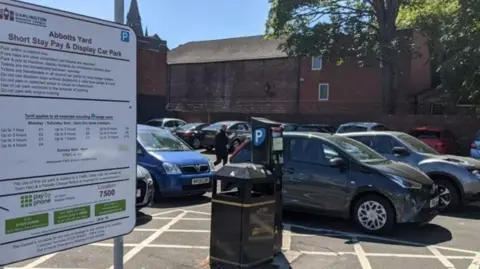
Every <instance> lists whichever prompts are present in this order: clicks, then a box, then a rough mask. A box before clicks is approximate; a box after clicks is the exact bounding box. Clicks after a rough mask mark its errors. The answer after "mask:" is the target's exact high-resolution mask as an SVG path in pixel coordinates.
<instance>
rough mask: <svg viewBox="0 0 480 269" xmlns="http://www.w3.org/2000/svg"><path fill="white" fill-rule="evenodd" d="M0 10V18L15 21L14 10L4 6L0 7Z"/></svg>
mask: <svg viewBox="0 0 480 269" xmlns="http://www.w3.org/2000/svg"><path fill="white" fill-rule="evenodd" d="M0 11H1V12H0V20H6V21H15V12H13V10H9V9H8V8H6V7H5V8H4V9H1V8H0Z"/></svg>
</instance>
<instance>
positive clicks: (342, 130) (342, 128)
mask: <svg viewBox="0 0 480 269" xmlns="http://www.w3.org/2000/svg"><path fill="white" fill-rule="evenodd" d="M366 131H368V128H367V127H364V126H358V125H347V126H340V128H338V131H337V133H339V134H342V133H354V132H366Z"/></svg>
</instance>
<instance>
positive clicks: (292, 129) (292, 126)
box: [283, 124, 297, 132]
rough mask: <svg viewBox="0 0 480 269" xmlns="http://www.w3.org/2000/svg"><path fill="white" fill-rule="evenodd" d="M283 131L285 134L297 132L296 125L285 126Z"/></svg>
mask: <svg viewBox="0 0 480 269" xmlns="http://www.w3.org/2000/svg"><path fill="white" fill-rule="evenodd" d="M283 130H284V131H285V132H289V131H295V130H297V126H296V125H293V124H285V125H284V126H283Z"/></svg>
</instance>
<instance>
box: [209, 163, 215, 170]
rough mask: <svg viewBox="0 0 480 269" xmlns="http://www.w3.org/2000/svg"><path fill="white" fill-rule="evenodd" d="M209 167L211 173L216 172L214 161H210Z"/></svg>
mask: <svg viewBox="0 0 480 269" xmlns="http://www.w3.org/2000/svg"><path fill="white" fill-rule="evenodd" d="M208 165H209V166H210V171H215V165H214V164H213V162H212V161H208Z"/></svg>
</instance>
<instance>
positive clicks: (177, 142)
mask: <svg viewBox="0 0 480 269" xmlns="http://www.w3.org/2000/svg"><path fill="white" fill-rule="evenodd" d="M137 139H138V140H139V142H140V143H141V144H142V145H143V146H144V147H145V149H146V150H147V151H191V150H192V149H191V148H190V147H189V146H188V145H187V144H186V143H185V142H183V141H182V140H181V139H179V138H177V137H176V136H175V135H173V134H172V133H170V132H168V131H155V130H148V131H147V130H142V131H138V134H137Z"/></svg>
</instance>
